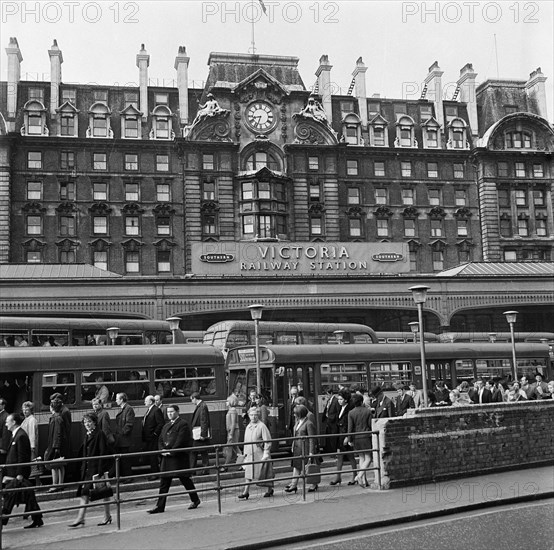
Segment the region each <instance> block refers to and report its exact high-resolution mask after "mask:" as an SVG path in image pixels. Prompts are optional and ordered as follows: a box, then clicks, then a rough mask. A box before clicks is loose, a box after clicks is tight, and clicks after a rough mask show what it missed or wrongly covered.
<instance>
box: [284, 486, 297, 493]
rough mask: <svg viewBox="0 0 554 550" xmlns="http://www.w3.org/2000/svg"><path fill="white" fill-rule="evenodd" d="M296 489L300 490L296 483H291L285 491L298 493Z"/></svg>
mask: <svg viewBox="0 0 554 550" xmlns="http://www.w3.org/2000/svg"><path fill="white" fill-rule="evenodd" d="M296 491H298V487H296V486H295V485H291V486H290V487H288V488H285V493H296Z"/></svg>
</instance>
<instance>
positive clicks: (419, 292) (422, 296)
mask: <svg viewBox="0 0 554 550" xmlns="http://www.w3.org/2000/svg"><path fill="white" fill-rule="evenodd" d="M409 290H411V291H412V297H413V299H414V302H415V303H416V305H417V316H418V319H419V327H418V328H419V351H420V354H421V380H422V382H423V404H424V406H425V407H427V406H428V404H429V403H428V401H429V399H428V395H427V364H426V361H425V338H424V337H423V335H424V334H425V332H424V330H425V329H424V326H423V304H424V303H425V301H426V300H427V291H428V290H429V287H428V286H425V285H416V286H412V287H410V289H409ZM413 330H414V329H413V328H412V331H413Z"/></svg>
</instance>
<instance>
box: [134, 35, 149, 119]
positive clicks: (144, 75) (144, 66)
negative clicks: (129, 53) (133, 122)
mask: <svg viewBox="0 0 554 550" xmlns="http://www.w3.org/2000/svg"><path fill="white" fill-rule="evenodd" d="M148 65H150V56H149V55H148V53H147V51H146V50H145V49H144V44H141V45H140V52H139V53H138V54H137V67H138V69H139V89H140V111H141V112H142V118H143V119H146V118H147V117H148Z"/></svg>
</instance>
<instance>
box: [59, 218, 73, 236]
mask: <svg viewBox="0 0 554 550" xmlns="http://www.w3.org/2000/svg"><path fill="white" fill-rule="evenodd" d="M60 235H62V236H64V237H73V236H75V216H66V215H63V216H60Z"/></svg>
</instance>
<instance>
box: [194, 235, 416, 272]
mask: <svg viewBox="0 0 554 550" xmlns="http://www.w3.org/2000/svg"><path fill="white" fill-rule="evenodd" d="M409 254H410V252H409V248H408V245H407V244H406V243H351V242H334V243H316V242H260V241H258V242H205V243H193V244H192V273H193V274H197V275H227V276H232V275H236V276H257V277H259V276H268V277H272V276H273V277H274V276H275V275H280V276H287V275H297V276H298V275H318V276H335V275H362V274H374V275H379V274H384V275H389V274H397V273H407V272H408V271H409V270H410V256H409Z"/></svg>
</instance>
